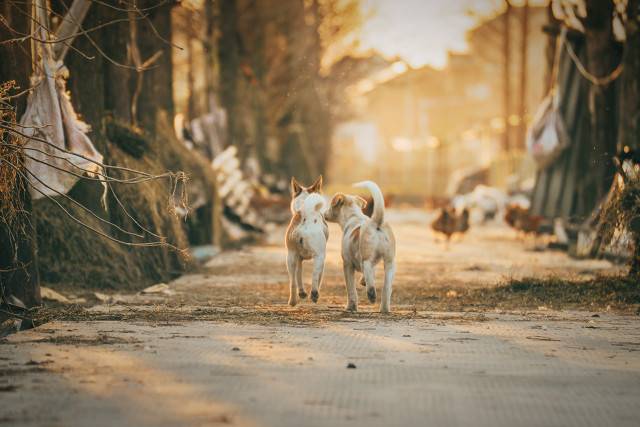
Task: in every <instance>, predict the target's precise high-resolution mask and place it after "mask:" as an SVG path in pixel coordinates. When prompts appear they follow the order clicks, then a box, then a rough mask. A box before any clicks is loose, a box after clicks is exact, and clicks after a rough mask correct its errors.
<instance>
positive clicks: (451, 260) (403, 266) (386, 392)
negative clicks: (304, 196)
mask: <svg viewBox="0 0 640 427" xmlns="http://www.w3.org/2000/svg"><path fill="white" fill-rule="evenodd" d="M389 220H390V221H391V222H392V223H393V224H394V228H395V230H396V234H397V236H398V241H399V255H398V260H399V263H398V276H397V282H396V287H395V290H394V297H393V304H394V307H395V313H394V314H392V315H390V316H381V315H379V314H378V313H377V312H376V309H377V306H371V305H370V304H368V303H366V298H364V295H363V294H361V299H360V301H361V307H360V313H357V314H351V313H345V312H344V310H343V307H344V304H345V291H344V286H343V285H342V277H341V273H340V271H341V268H340V265H339V260H338V245H339V243H338V242H339V230H337V229H335V228H332V230H331V233H332V236H331V243H330V246H329V259H328V262H327V274H326V283H325V285H324V286H323V288H322V291H321V299H320V303H319V304H318V305H313V304H311V303H310V302H308V301H305V302H303V303H302V304H301V305H300V306H298V307H296V308H290V307H288V306H287V305H286V301H287V292H288V286H287V276H286V271H285V269H284V252H283V249H282V248H281V246H280V245H274V246H268V245H267V246H260V247H253V248H250V249H247V250H241V251H235V252H228V253H224V254H222V255H220V256H218V257H216V258H214V259H212V260H211V261H210V262H209V263H208V264H207V266H206V268H204V269H203V270H202V271H201V272H199V273H197V274H192V275H189V276H185V277H182V278H180V279H178V280H176V281H175V282H173V283H171V284H170V286H169V288H170V289H169V291H168V292H165V293H163V294H150V295H117V294H112V295H111V296H110V298H111V300H110V301H109V303H108V304H107V303H102V304H99V305H97V306H95V307H93V308H91V309H90V310H88V311H83V312H79V311H70V312H69V313H68V314H66V315H65V316H62V317H60V318H61V319H62V320H58V321H54V322H51V323H48V324H45V325H43V326H41V327H39V328H36V329H35V330H32V331H28V332H23V333H19V334H15V335H12V336H10V337H8V338H7V339H5V340H4V341H3V342H2V343H1V344H0V400H1V402H2V405H0V425H11V426H23V425H24V426H72V425H92V426H113V425H125V426H158V425H159V426H165V425H166V426H208V425H212V426H215V425H238V426H245V425H246V426H274V427H276V426H277V427H280V426H292V427H293V426H327V425H331V426H364V425H366V426H391V425H404V426H424V425H435V426H464V425H471V424H473V425H476V426H485V425H486V426H489V425H491V426H512V425H525V426H543V425H544V426H547V425H558V426H568V425H576V426H578V425H579V426H591V425H592V426H601V425H619V426H626V425H628V426H636V425H638V423H639V421H640V407H639V406H638V405H637V403H638V402H639V401H640V328H638V326H640V321H639V319H638V316H637V315H633V314H629V315H623V314H613V313H612V312H607V311H606V309H604V308H603V309H598V312H597V313H595V312H593V311H570V310H565V311H554V310H552V309H551V307H545V306H535V307H533V308H532V307H526V308H519V309H514V308H513V307H511V308H500V307H494V308H493V309H488V308H486V307H485V306H483V305H482V301H479V302H478V305H473V306H472V309H468V308H469V307H467V309H465V312H447V311H443V307H444V308H446V307H447V305H446V304H444V305H443V303H442V302H441V301H442V300H444V301H447V300H451V301H456V300H457V299H458V297H457V296H456V293H457V292H460V293H462V292H465V291H466V290H467V289H469V288H472V289H480V290H483V289H487V290H489V289H491V288H492V287H494V286H495V285H496V284H498V283H500V282H502V281H504V280H506V279H509V278H512V277H515V278H518V277H528V276H531V275H537V276H548V275H556V276H557V275H562V276H563V277H570V278H576V277H582V278H588V277H592V276H595V275H599V274H611V273H615V272H617V271H618V269H617V268H616V267H613V266H611V265H610V264H609V263H607V262H603V261H576V260H571V259H569V258H568V257H566V256H565V255H564V254H560V253H552V252H533V251H528V250H525V249H524V247H523V244H522V243H521V242H519V241H517V240H516V238H515V236H514V235H513V234H511V232H509V231H508V230H507V229H505V228H502V227H499V226H491V227H486V228H483V229H476V230H473V231H472V233H470V234H469V235H468V236H465V240H464V242H462V243H456V244H453V245H452V246H451V248H450V249H449V250H448V251H445V250H444V247H443V245H441V244H438V243H435V242H434V241H433V236H432V235H431V233H430V232H429V231H428V228H427V226H426V225H427V222H428V219H427V218H425V217H424V216H423V215H420V214H417V213H416V214H413V213H410V212H409V213H407V212H404V213H397V214H393V213H390V215H389ZM306 282H307V283H308V279H307V280H306ZM363 291H364V290H361V292H362V293H363ZM445 291H446V292H449V291H455V292H454V293H453V294H450V297H443V298H442V299H437V298H433V295H435V294H438V293H442V292H445ZM434 293H435V294H434ZM476 298H477V296H476ZM536 304H537V302H536ZM454 305H455V304H454ZM594 310H595V309H594Z"/></svg>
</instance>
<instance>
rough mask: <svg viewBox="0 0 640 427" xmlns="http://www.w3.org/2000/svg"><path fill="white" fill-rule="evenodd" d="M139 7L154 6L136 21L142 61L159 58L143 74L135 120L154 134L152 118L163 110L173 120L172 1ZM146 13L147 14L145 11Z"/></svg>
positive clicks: (150, 1) (154, 120) (152, 2)
mask: <svg viewBox="0 0 640 427" xmlns="http://www.w3.org/2000/svg"><path fill="white" fill-rule="evenodd" d="M141 3H144V5H141V6H140V7H143V6H145V7H152V6H157V7H155V8H153V9H151V10H150V11H148V13H150V16H149V19H150V20H151V22H148V21H147V20H140V21H138V47H139V49H140V56H141V58H142V61H143V62H144V61H146V60H148V59H149V58H151V57H152V56H153V55H156V54H157V53H158V52H162V55H161V56H160V57H159V58H158V60H157V61H155V62H154V63H153V64H152V66H150V67H149V68H148V69H146V70H144V71H143V83H142V90H141V92H140V98H139V100H138V119H139V122H140V124H141V125H142V126H143V127H145V128H146V129H147V130H148V131H150V132H153V133H155V130H156V115H157V113H158V111H160V110H164V111H165V112H166V113H167V116H168V117H170V118H173V115H174V105H173V89H172V88H173V65H172V60H171V49H172V45H171V8H172V7H173V2H172V1H170V2H167V3H164V4H162V5H158V2H157V1H155V0H147V1H145V2H141ZM145 13H147V12H145Z"/></svg>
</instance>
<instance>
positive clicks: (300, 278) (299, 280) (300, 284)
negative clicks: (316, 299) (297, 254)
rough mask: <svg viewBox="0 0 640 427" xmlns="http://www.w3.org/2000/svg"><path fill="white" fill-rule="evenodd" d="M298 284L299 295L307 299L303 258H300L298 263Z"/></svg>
mask: <svg viewBox="0 0 640 427" xmlns="http://www.w3.org/2000/svg"><path fill="white" fill-rule="evenodd" d="M296 285H297V287H298V296H299V297H300V298H302V299H305V298H306V297H307V291H305V290H304V283H303V282H302V258H298V261H297V264H296Z"/></svg>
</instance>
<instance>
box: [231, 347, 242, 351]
mask: <svg viewBox="0 0 640 427" xmlns="http://www.w3.org/2000/svg"><path fill="white" fill-rule="evenodd" d="M231 351H240V347H233V348H232V349H231Z"/></svg>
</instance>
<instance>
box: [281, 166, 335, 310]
mask: <svg viewBox="0 0 640 427" xmlns="http://www.w3.org/2000/svg"><path fill="white" fill-rule="evenodd" d="M321 191H322V176H320V177H319V178H318V179H317V180H316V182H314V183H313V185H311V186H310V187H303V186H302V185H300V184H299V183H298V181H296V179H295V178H291V214H292V218H291V222H289V227H288V228H287V234H286V237H285V245H286V247H287V271H288V272H289V305H291V306H295V305H296V304H297V303H298V297H300V298H302V299H304V298H306V297H307V292H306V291H305V290H304V285H303V283H302V261H304V260H308V259H313V273H312V276H311V300H312V301H313V302H318V298H319V297H320V286H321V284H322V275H323V272H324V260H325V253H326V247H327V240H328V239H329V227H328V226H327V223H326V221H325V219H324V212H323V210H324V207H325V200H324V197H323V196H322V195H321V194H320V193H321Z"/></svg>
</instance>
